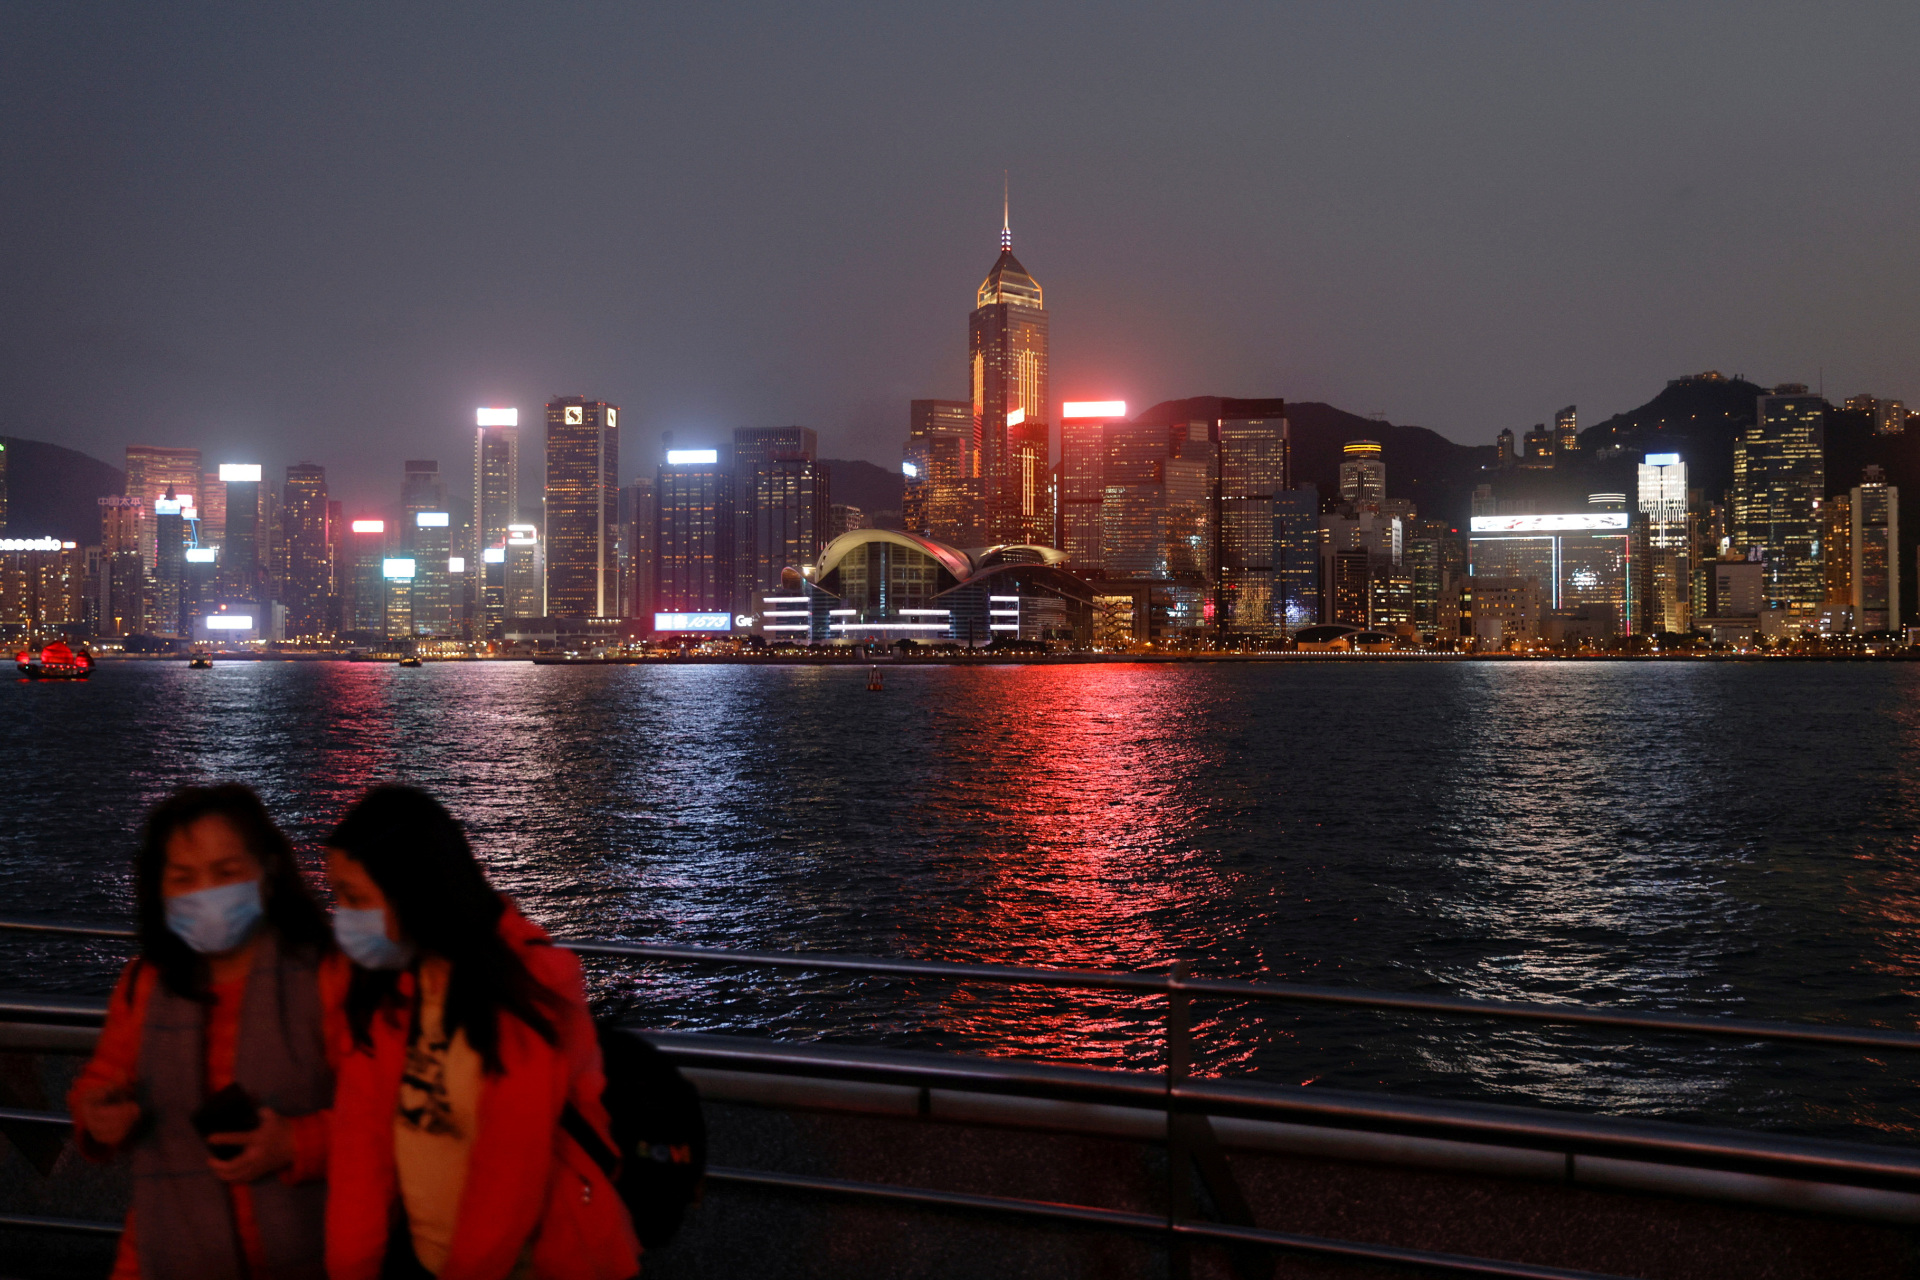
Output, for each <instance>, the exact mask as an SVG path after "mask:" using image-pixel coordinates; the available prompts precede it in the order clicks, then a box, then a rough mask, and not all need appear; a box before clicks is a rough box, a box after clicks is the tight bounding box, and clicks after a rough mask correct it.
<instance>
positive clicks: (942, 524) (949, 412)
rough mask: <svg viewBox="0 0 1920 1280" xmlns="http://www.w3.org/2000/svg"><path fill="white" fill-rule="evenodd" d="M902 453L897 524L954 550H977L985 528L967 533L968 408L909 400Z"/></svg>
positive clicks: (969, 494) (970, 491) (970, 448)
mask: <svg viewBox="0 0 1920 1280" xmlns="http://www.w3.org/2000/svg"><path fill="white" fill-rule="evenodd" d="M909 414H910V417H909V424H908V428H907V447H906V449H905V450H904V451H903V453H902V457H901V463H900V473H901V476H902V477H903V479H904V482H905V484H904V489H903V492H902V494H901V500H900V520H901V523H902V524H903V525H905V526H906V528H907V532H909V533H918V534H924V535H926V536H928V537H931V538H936V539H938V540H940V541H942V542H946V543H949V544H951V545H953V546H961V547H970V546H978V545H979V544H980V543H981V542H982V541H983V540H984V539H985V537H986V531H985V529H984V528H982V529H979V530H970V529H969V528H968V527H967V524H968V515H969V508H970V505H971V499H972V496H973V495H974V494H975V493H977V492H978V486H977V485H970V480H971V477H972V476H973V405H972V404H971V403H970V402H968V401H965V400H914V401H912V402H910V404H909Z"/></svg>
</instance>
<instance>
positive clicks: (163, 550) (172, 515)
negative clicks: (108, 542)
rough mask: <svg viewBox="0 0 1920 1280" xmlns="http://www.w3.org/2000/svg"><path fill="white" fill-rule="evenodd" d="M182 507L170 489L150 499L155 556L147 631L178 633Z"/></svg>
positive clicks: (183, 569)
mask: <svg viewBox="0 0 1920 1280" xmlns="http://www.w3.org/2000/svg"><path fill="white" fill-rule="evenodd" d="M184 509H185V501H184V500H183V499H181V498H179V497H177V496H176V495H175V494H174V492H173V490H172V489H171V488H169V489H168V490H167V491H166V492H165V493H163V494H162V495H160V497H158V498H156V499H154V503H153V536H154V548H155V554H156V557H157V559H156V563H155V565H154V569H153V599H152V603H151V607H150V609H149V612H148V615H147V631H148V633H149V634H151V635H156V636H178V635H180V599H181V589H182V588H183V586H184V585H185V583H186V576H187V573H186V569H187V555H186V552H187V537H186V522H185V520H184V519H183V518H182V513H183V510H184Z"/></svg>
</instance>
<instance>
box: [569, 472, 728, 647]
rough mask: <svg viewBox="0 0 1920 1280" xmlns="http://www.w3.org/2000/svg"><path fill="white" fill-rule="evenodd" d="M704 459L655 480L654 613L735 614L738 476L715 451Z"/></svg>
mask: <svg viewBox="0 0 1920 1280" xmlns="http://www.w3.org/2000/svg"><path fill="white" fill-rule="evenodd" d="M703 456H704V457H706V458H711V459H712V460H711V461H697V462H681V463H674V462H669V463H668V464H667V465H665V466H663V467H661V468H660V471H659V475H658V476H657V478H656V479H655V481H654V494H655V502H656V513H655V523H654V547H655V552H654V564H655V573H656V586H655V588H654V591H655V603H654V609H655V611H656V612H664V613H727V614H731V613H733V611H734V609H733V605H734V564H733V555H734V546H733V540H734V509H733V506H734V504H733V493H734V477H733V473H732V472H731V471H730V470H728V469H727V468H726V467H725V466H724V465H723V464H722V462H721V461H720V458H719V455H718V452H717V451H711V452H708V453H706V454H705V455H703ZM552 576H553V575H552V571H551V569H549V571H548V580H549V582H551V581H552Z"/></svg>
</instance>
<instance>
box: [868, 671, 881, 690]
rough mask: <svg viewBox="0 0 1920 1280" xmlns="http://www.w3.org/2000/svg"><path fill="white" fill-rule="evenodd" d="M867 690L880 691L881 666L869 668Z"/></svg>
mask: <svg viewBox="0 0 1920 1280" xmlns="http://www.w3.org/2000/svg"><path fill="white" fill-rule="evenodd" d="M867 692H868V693H879V692H880V668H879V667H868V668H867Z"/></svg>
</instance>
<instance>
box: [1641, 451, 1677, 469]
mask: <svg viewBox="0 0 1920 1280" xmlns="http://www.w3.org/2000/svg"><path fill="white" fill-rule="evenodd" d="M1647 465H1648V466H1650V467H1677V466H1679V465H1680V455H1679V454H1677V453H1650V454H1648V455H1647Z"/></svg>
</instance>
